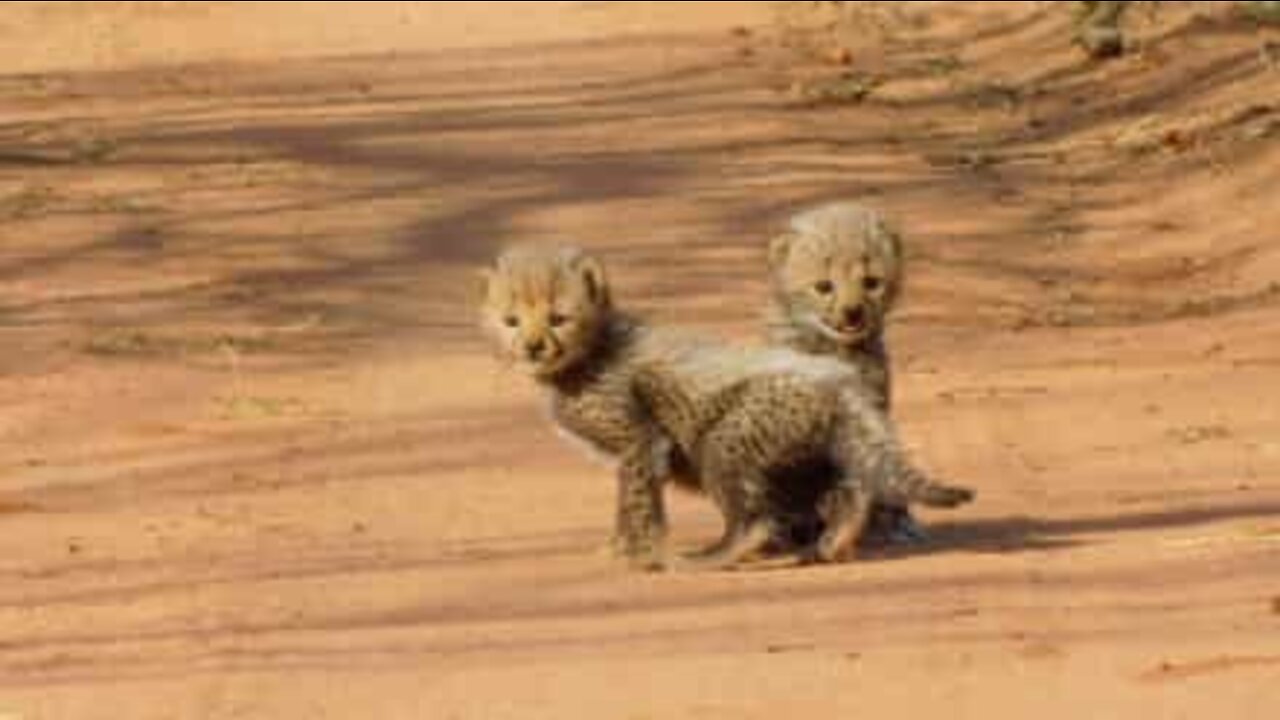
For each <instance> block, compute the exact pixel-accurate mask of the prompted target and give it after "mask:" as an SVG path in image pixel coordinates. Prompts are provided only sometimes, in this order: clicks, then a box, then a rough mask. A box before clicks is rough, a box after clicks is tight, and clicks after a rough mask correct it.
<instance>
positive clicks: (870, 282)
mask: <svg viewBox="0 0 1280 720" xmlns="http://www.w3.org/2000/svg"><path fill="white" fill-rule="evenodd" d="M862 287H863V288H864V289H865V290H866V291H867V292H879V291H880V290H882V289H883V288H884V280H883V279H881V278H878V277H869V278H866V279H864V280H863V281H862Z"/></svg>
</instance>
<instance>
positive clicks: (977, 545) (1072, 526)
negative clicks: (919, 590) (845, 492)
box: [865, 502, 1280, 559]
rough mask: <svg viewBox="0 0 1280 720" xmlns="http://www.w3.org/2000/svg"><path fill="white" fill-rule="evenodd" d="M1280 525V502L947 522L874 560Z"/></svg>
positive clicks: (874, 552)
mask: <svg viewBox="0 0 1280 720" xmlns="http://www.w3.org/2000/svg"><path fill="white" fill-rule="evenodd" d="M1268 518H1275V519H1280V502H1270V503H1259V504H1254V505H1242V504H1233V505H1218V506H1202V507H1196V508H1181V509H1175V510H1163V511H1156V512H1145V513H1133V514H1124V515H1109V516H1095V517H1082V518H1035V517H1030V516H1024V515H1018V516H1011V517H1003V518H991V519H983V520H971V521H965V520H944V521H941V522H933V523H929V524H927V525H926V526H925V530H926V532H927V533H928V539H927V540H926V541H925V542H923V543H921V544H919V545H916V546H907V547H891V548H884V547H879V548H868V549H867V550H866V552H865V557H867V558H868V559H877V558H879V559H894V558H904V557H910V556H913V555H929V554H938V553H952V552H967V553H992V554H1013V553H1021V552H1044V551H1053V550H1063V549H1069V548H1072V547H1079V546H1083V545H1088V544H1092V543H1093V542H1095V540H1093V539H1091V538H1092V537H1093V536H1098V535H1115V534H1123V533H1130V532H1144V531H1152V530H1177V529H1181V528H1192V527H1196V526H1199V525H1209V524H1213V523H1219V522H1227V521H1237V520H1260V519H1268Z"/></svg>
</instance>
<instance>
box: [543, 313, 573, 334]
mask: <svg viewBox="0 0 1280 720" xmlns="http://www.w3.org/2000/svg"><path fill="white" fill-rule="evenodd" d="M547 324H549V325H550V326H551V328H552V329H553V330H556V329H559V328H562V327H564V326H565V325H568V324H569V316H567V315H564V314H563V313H554V314H553V315H552V316H551V317H549V318H547Z"/></svg>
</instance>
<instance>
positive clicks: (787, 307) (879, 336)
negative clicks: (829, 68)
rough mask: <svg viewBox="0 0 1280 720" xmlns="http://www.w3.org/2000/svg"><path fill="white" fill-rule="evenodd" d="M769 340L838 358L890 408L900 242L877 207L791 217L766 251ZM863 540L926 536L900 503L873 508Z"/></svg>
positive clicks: (839, 206)
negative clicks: (890, 342) (890, 340)
mask: <svg viewBox="0 0 1280 720" xmlns="http://www.w3.org/2000/svg"><path fill="white" fill-rule="evenodd" d="M769 266H770V273H769V274H770V278H771V281H772V288H773V299H772V302H771V304H770V307H769V313H768V325H769V339H770V341H771V342H773V343H775V344H778V345H782V346H784V347H789V348H792V349H794V350H797V351H799V352H802V353H806V354H809V355H814V356H818V357H828V358H834V359H836V360H839V361H841V362H843V363H845V364H846V365H848V366H849V367H850V368H852V369H853V370H855V371H857V373H858V375H859V376H860V377H861V383H862V387H863V389H864V391H865V392H866V393H867V394H868V396H869V397H870V398H872V399H873V400H874V402H875V403H876V404H877V406H878V407H879V408H880V409H882V410H883V411H884V412H885V413H886V414H888V413H889V411H890V406H891V400H892V398H891V395H892V380H893V377H892V369H891V367H890V364H889V353H888V349H887V347H886V343H885V327H886V323H887V319H888V317H889V314H890V312H891V311H892V310H893V308H894V305H895V304H896V302H897V300H898V298H899V296H900V295H901V291H902V284H903V255H902V240H901V236H900V234H899V233H898V231H897V230H896V229H895V228H894V227H892V226H891V225H890V224H889V223H888V222H887V221H886V220H885V219H884V217H882V216H881V215H880V214H879V213H878V212H876V211H875V210H873V209H871V208H869V207H866V206H864V205H861V204H859V203H855V202H847V201H846V202H836V203H830V204H827V205H823V206H820V207H817V208H815V209H812V210H810V211H808V212H804V213H802V214H800V215H797V216H795V217H793V218H792V219H791V221H790V223H789V226H788V228H787V230H786V231H785V232H784V233H783V234H781V235H779V236H778V237H776V238H774V240H773V241H772V243H771V245H770V248H769ZM868 536H869V537H868V538H867V539H868V540H870V541H872V542H881V543H889V544H893V543H909V542H919V541H921V540H923V539H924V533H923V531H922V530H921V529H920V528H919V526H918V525H917V524H916V522H915V520H914V519H913V518H912V517H911V515H910V513H909V512H908V511H907V510H906V509H904V508H892V507H877V508H876V509H875V510H874V512H873V513H872V521H871V524H870V527H869V529H868Z"/></svg>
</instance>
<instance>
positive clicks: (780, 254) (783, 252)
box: [769, 233, 800, 270]
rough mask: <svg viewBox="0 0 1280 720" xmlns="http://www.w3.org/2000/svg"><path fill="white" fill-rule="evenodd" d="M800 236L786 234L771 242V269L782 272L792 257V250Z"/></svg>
mask: <svg viewBox="0 0 1280 720" xmlns="http://www.w3.org/2000/svg"><path fill="white" fill-rule="evenodd" d="M799 239H800V236H799V235H797V234H796V233H785V234H783V235H779V236H778V237H775V238H774V239H773V240H771V241H769V267H770V268H772V269H774V270H781V269H782V266H783V265H786V264H787V260H788V259H790V257H791V248H792V246H794V245H795V244H796V241H797V240H799Z"/></svg>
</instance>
